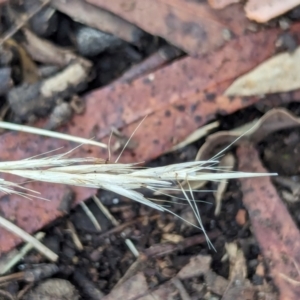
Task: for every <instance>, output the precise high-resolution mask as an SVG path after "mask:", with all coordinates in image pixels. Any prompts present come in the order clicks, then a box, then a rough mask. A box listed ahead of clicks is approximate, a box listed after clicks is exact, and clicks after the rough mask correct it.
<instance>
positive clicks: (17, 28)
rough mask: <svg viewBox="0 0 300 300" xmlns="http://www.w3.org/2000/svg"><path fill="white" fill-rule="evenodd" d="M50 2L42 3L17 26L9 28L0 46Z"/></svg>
mask: <svg viewBox="0 0 300 300" xmlns="http://www.w3.org/2000/svg"><path fill="white" fill-rule="evenodd" d="M49 2H50V0H45V1H44V2H42V3H41V4H40V5H39V6H38V7H37V8H36V9H34V10H33V11H32V12H30V13H29V14H27V15H26V16H25V17H24V18H23V19H22V20H21V22H19V24H16V25H15V26H14V27H12V28H10V29H9V30H8V31H7V32H6V33H5V34H4V37H3V38H2V39H1V40H0V45H2V44H3V43H4V42H5V41H6V40H8V39H9V38H11V37H12V36H13V35H14V34H15V33H16V32H18V30H20V29H21V28H22V27H23V26H24V25H25V24H26V23H27V22H28V21H29V20H30V19H31V18H32V17H33V16H35V15H36V14H37V13H38V12H39V11H40V10H41V9H42V8H44V7H45V6H46V5H48V4H49Z"/></svg>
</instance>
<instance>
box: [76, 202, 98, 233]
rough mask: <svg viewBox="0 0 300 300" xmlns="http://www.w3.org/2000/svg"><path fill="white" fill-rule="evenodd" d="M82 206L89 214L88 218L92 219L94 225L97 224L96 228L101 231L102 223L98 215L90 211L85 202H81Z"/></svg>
mask: <svg viewBox="0 0 300 300" xmlns="http://www.w3.org/2000/svg"><path fill="white" fill-rule="evenodd" d="M80 206H81V208H82V209H83V211H84V212H85V213H86V215H87V216H88V218H89V219H90V220H91V222H92V223H93V225H94V226H95V228H96V229H97V230H98V231H101V225H100V224H99V222H98V221H97V219H96V217H95V216H94V214H93V213H92V212H91V211H90V209H89V208H88V207H87V205H86V204H85V203H84V202H80Z"/></svg>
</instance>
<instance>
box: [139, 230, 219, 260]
mask: <svg viewBox="0 0 300 300" xmlns="http://www.w3.org/2000/svg"><path fill="white" fill-rule="evenodd" d="M219 235H220V231H218V230H214V231H212V232H210V233H207V236H208V237H209V239H214V238H216V237H218V236H219ZM206 241H207V240H206V236H205V235H204V234H198V235H194V236H191V237H188V238H185V239H184V240H183V241H182V242H180V243H178V244H171V243H165V244H155V245H153V246H151V247H150V248H148V249H146V250H144V251H142V253H143V254H144V255H146V256H147V257H160V256H164V255H166V254H170V253H173V252H175V251H180V250H183V249H185V248H188V247H192V246H195V245H199V244H202V243H204V242H206Z"/></svg>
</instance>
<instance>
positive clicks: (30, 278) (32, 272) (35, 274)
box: [0, 264, 59, 283]
mask: <svg viewBox="0 0 300 300" xmlns="http://www.w3.org/2000/svg"><path fill="white" fill-rule="evenodd" d="M58 271H59V268H58V266H57V265H55V264H41V265H40V266H38V267H36V268H33V269H29V270H26V271H22V272H18V273H14V274H10V275H6V276H2V277H0V283H2V282H7V281H16V280H23V281H26V282H36V281H38V280H41V279H44V278H47V277H50V276H52V275H54V274H55V273H57V272H58Z"/></svg>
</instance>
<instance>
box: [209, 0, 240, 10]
mask: <svg viewBox="0 0 300 300" xmlns="http://www.w3.org/2000/svg"><path fill="white" fill-rule="evenodd" d="M240 1H241V0H208V3H209V5H210V6H211V7H212V8H214V9H222V8H224V7H226V6H228V5H230V4H233V3H239V2H240Z"/></svg>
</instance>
